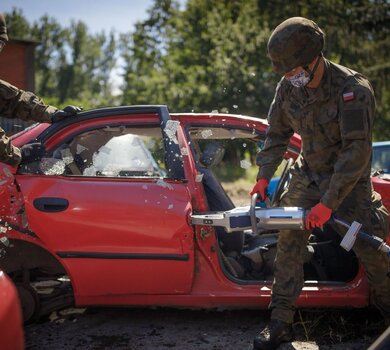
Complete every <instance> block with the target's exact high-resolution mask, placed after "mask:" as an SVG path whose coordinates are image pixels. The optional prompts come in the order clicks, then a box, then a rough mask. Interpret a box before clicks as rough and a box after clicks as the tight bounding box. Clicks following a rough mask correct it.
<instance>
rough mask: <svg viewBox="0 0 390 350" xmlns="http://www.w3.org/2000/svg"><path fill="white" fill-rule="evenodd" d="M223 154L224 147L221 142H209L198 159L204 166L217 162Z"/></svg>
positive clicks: (213, 164)
mask: <svg viewBox="0 0 390 350" xmlns="http://www.w3.org/2000/svg"><path fill="white" fill-rule="evenodd" d="M224 155H225V148H224V147H223V145H222V143H221V142H210V143H209V144H207V145H206V146H205V148H204V149H203V152H202V155H201V156H200V159H199V160H200V162H201V163H202V165H204V166H205V167H210V166H215V165H217V164H219V162H220V161H221V160H222V158H223V156H224Z"/></svg>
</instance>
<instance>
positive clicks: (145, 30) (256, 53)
mask: <svg viewBox="0 0 390 350" xmlns="http://www.w3.org/2000/svg"><path fill="white" fill-rule="evenodd" d="M389 14H390V4H389V2H388V1H387V0H349V1H346V0H323V1H308V0H297V1H294V2H286V1H284V0H273V1H267V0H188V1H187V2H186V4H185V6H184V7H183V6H182V7H180V5H179V3H178V2H177V1H175V0H155V1H154V3H153V5H152V6H151V8H150V9H149V11H148V17H147V18H146V19H145V20H143V21H139V22H137V23H136V25H135V28H134V30H133V31H132V32H129V33H121V34H120V35H119V36H115V35H114V34H113V33H109V34H107V33H104V32H103V33H100V34H91V33H90V32H89V31H88V28H87V27H86V25H85V24H84V23H83V22H72V23H71V25H70V26H64V25H62V24H60V23H58V22H57V21H56V20H55V19H54V18H49V17H47V16H43V17H42V18H41V19H40V20H39V21H37V22H35V23H33V24H30V23H28V21H27V20H26V19H25V17H24V16H23V14H22V12H21V11H19V10H16V9H15V10H14V11H12V13H10V14H8V15H7V21H8V24H9V29H10V32H11V34H12V35H13V36H17V37H27V38H33V39H35V40H38V41H39V42H40V43H41V44H40V45H39V46H38V47H37V49H36V71H37V93H38V94H40V95H42V96H44V97H45V98H49V99H50V101H53V103H58V104H65V103H67V102H69V101H79V102H80V103H81V104H83V105H84V106H85V107H86V108H88V107H96V106H105V105H112V104H116V103H120V104H129V105H130V104H167V105H168V106H169V108H170V110H171V111H174V112H184V111H185V112H189V111H201V112H203V111H206V112H210V111H212V110H218V111H221V112H233V113H242V114H249V115H253V116H259V117H264V116H265V115H266V114H267V111H268V107H269V104H270V102H271V101H272V98H273V95H274V90H275V87H276V84H277V81H278V80H279V79H280V77H279V76H277V75H276V74H274V73H273V72H272V70H271V65H270V62H269V59H268V57H267V50H266V46H267V41H268V38H269V35H270V33H271V32H272V30H273V28H274V27H275V26H276V25H278V24H279V23H280V22H281V21H283V20H285V19H286V18H288V17H292V16H304V17H307V18H310V19H313V20H314V21H315V22H317V23H318V24H319V26H320V27H321V28H322V29H323V30H324V31H325V33H326V47H325V51H324V53H325V56H326V57H328V58H329V59H331V60H332V61H334V62H336V63H340V64H343V65H345V66H348V67H350V68H352V69H355V70H357V71H360V72H361V73H363V74H365V75H366V76H367V77H368V78H369V80H370V81H371V82H372V84H373V86H374V89H375V92H376V97H377V118H376V123H375V130H374V135H375V138H376V139H390V117H389V110H390V92H389V91H390V89H389V74H390V64H389V61H388V58H387V57H388V53H389V51H390V50H389V46H390V41H389V40H388V34H389V31H390V16H389ZM118 64H120V65H121V66H122V67H121V68H122V78H123V84H122V87H121V91H120V94H119V95H117V96H114V95H113V93H112V88H113V86H112V80H111V79H110V77H111V72H112V70H113V69H114V67H115V66H116V65H118Z"/></svg>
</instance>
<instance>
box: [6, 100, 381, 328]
mask: <svg viewBox="0 0 390 350" xmlns="http://www.w3.org/2000/svg"><path fill="white" fill-rule="evenodd" d="M266 128H267V122H266V121H265V120H262V119H258V118H253V117H246V116H238V115H230V114H218V113H211V114H191V113H190V114H171V113H169V111H168V109H167V108H166V107H165V106H130V107H113V108H103V109H96V110H90V111H85V112H82V113H79V114H78V116H77V117H74V118H73V117H71V118H67V119H64V120H63V121H61V122H58V123H55V124H52V125H49V124H39V125H34V126H32V127H30V128H29V129H27V130H25V131H23V132H22V133H20V134H18V135H16V136H15V137H14V138H13V140H12V142H13V143H14V144H15V145H16V146H22V145H24V144H28V143H40V144H41V145H43V147H44V149H45V152H44V153H43V154H41V156H40V157H39V159H35V160H34V161H32V162H29V163H22V164H21V165H20V166H19V167H18V169H11V168H9V167H7V166H6V165H2V168H1V169H0V172H1V174H2V177H3V181H4V184H3V187H4V188H6V189H7V190H6V191H3V193H2V195H1V201H2V208H1V220H2V221H1V225H2V226H3V227H4V228H6V232H5V233H3V235H4V236H6V237H7V239H8V240H9V243H10V244H9V245H8V246H4V247H2V248H3V250H4V252H3V254H2V255H1V256H0V267H1V269H3V270H4V271H5V272H6V273H7V274H8V276H9V277H10V278H11V279H12V280H13V282H14V283H15V285H16V287H17V289H18V291H19V295H20V298H21V302H22V306H23V313H24V319H25V320H34V319H36V318H38V317H40V316H43V315H47V314H48V313H50V312H51V311H53V310H57V309H60V308H64V307H68V306H73V305H75V306H89V305H95V306H96V305H128V306H150V305H153V306H156V305H157V306H169V307H191V308H193V307H199V308H237V307H239V308H266V307H267V306H268V303H269V301H270V294H271V285H272V279H273V270H272V261H273V259H274V255H275V247H276V242H277V237H278V232H277V230H275V229H273V230H263V231H262V232H260V233H258V232H253V230H251V224H250V223H249V222H248V220H247V219H245V218H244V221H245V220H246V222H245V223H244V224H243V228H242V230H237V229H236V230H234V232H229V230H227V229H226V228H223V227H216V226H210V225H208V223H207V222H203V223H202V222H201V223H199V222H197V221H196V220H194V219H193V218H194V217H196V216H198V217H199V215H203V214H205V215H206V214H210V212H211V213H217V212H218V213H221V212H222V213H223V212H226V211H231V210H234V209H235V208H237V207H240V206H243V205H247V204H248V203H249V202H250V198H249V195H247V193H248V192H249V190H250V189H249V188H248V189H247V190H246V193H245V195H246V196H247V197H246V199H245V200H243V202H237V201H236V202H234V201H233V200H232V198H231V197H229V195H228V194H227V192H226V189H224V187H223V185H222V184H221V181H220V179H219V178H218V176H217V175H216V173H218V171H217V170H220V169H222V168H223V167H226V164H227V163H225V160H226V159H229V161H230V163H229V164H230V165H229V166H230V168H229V169H227V171H234V169H238V170H239V171H241V173H245V172H246V171H249V170H250V169H251V168H252V166H253V164H254V154H255V153H256V151H257V150H258V149H260V148H261V147H262V144H263V141H264V138H265V131H266ZM299 149H300V139H299V137H298V136H297V135H295V136H294V137H293V138H292V140H291V143H290V146H289V149H288V152H286V159H288V158H291V157H293V158H294V157H296V155H297V154H298V153H299ZM238 150H240V151H238ZM232 160H233V161H236V164H234V166H233V167H232V165H231V164H232ZM287 164H288V163H287ZM284 173H285V174H284V175H287V176H283V178H284V181H283V183H285V182H288V170H287V171H285V172H284ZM253 176H254V177H255V174H254V175H253ZM253 181H255V179H253ZM381 181H384V180H381ZM282 190H283V184H281V186H279V188H278V189H277V190H276V191H275V193H274V196H273V201H272V202H273V203H274V204H275V203H277V200H278V196H280V194H281V192H282ZM385 190H386V189H383V191H385ZM271 205H272V204H271ZM357 220H358V218H357ZM255 231H257V230H255ZM340 267H342V268H340ZM305 280H306V282H305V286H304V288H303V290H302V293H301V295H300V297H299V299H298V304H299V306H300V307H365V306H367V305H369V304H370V292H369V288H368V284H367V281H366V278H365V275H364V271H363V269H362V267H361V265H360V264H359V261H358V259H357V258H356V256H355V255H354V253H353V252H352V251H349V252H347V251H346V250H344V249H343V248H341V247H340V238H339V237H338V236H337V234H336V233H335V232H333V231H332V229H331V227H329V229H328V230H327V234H326V235H324V234H321V232H318V234H316V235H313V238H312V239H310V241H309V243H308V249H307V257H306V263H305Z"/></svg>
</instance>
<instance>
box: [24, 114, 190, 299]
mask: <svg viewBox="0 0 390 350" xmlns="http://www.w3.org/2000/svg"><path fill="white" fill-rule="evenodd" d="M168 119H169V114H168V113H167V110H166V109H164V108H163V107H156V108H155V109H153V108H152V110H150V108H146V109H145V108H142V107H141V108H135V109H134V108H127V109H120V110H119V112H118V111H117V112H115V110H113V111H110V110H107V111H105V112H104V113H100V114H99V113H97V114H96V115H95V114H94V113H93V112H89V113H86V114H85V113H84V114H82V115H81V116H80V117H79V118H78V121H77V122H73V123H71V122H68V123H67V124H65V125H63V126H62V127H61V128H59V127H57V126H53V127H54V128H55V130H54V131H49V132H48V133H46V134H45V135H43V136H42V137H41V141H42V142H44V144H45V145H46V147H47V149H48V155H47V156H46V157H44V158H43V159H41V160H40V161H39V162H37V164H28V165H23V166H22V167H21V168H20V170H19V175H17V181H18V183H19V186H20V188H21V191H22V193H23V195H24V199H25V206H26V213H27V217H28V222H29V227H30V229H31V230H32V231H34V232H35V233H36V235H37V236H38V237H39V239H40V240H41V241H42V242H43V244H44V245H46V246H47V247H48V249H50V250H51V251H52V252H54V253H55V254H56V255H57V256H58V257H59V258H60V259H61V261H62V263H63V264H64V266H65V267H66V269H67V270H68V272H69V275H70V277H71V279H72V282H73V288H74V290H75V296H76V299H77V298H79V300H83V301H84V302H85V301H87V302H88V300H92V299H88V297H94V296H96V297H97V296H104V295H128V294H145V293H147V294H182V293H189V292H190V290H191V285H192V279H193V270H194V247H193V232H192V227H191V226H190V225H189V220H188V217H189V215H190V213H191V203H190V195H189V191H188V188H187V186H186V181H185V179H184V178H183V177H184V175H183V173H184V172H183V169H182V164H181V157H180V152H179V153H178V152H177V150H176V149H175V147H177V148H178V145H177V144H176V143H175V142H172V138H174V137H175V135H174V134H172V133H169V132H166V131H167V126H168V127H169V120H168ZM172 157H174V159H172Z"/></svg>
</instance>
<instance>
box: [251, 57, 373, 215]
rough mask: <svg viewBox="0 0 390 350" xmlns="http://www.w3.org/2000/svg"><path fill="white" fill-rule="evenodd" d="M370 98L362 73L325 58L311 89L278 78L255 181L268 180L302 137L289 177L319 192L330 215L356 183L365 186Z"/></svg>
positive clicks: (369, 149)
mask: <svg viewBox="0 0 390 350" xmlns="http://www.w3.org/2000/svg"><path fill="white" fill-rule="evenodd" d="M374 110H375V98H374V93H373V89H372V87H371V85H370V83H369V81H368V80H367V79H366V78H365V77H364V76H362V75H361V74H359V73H357V72H354V71H353V70H351V69H348V68H346V67H343V66H340V65H337V64H334V63H333V62H330V61H328V60H326V59H325V70H324V76H323V77H322V80H321V83H320V85H319V87H317V88H316V89H309V88H294V87H293V86H292V85H291V84H290V83H289V82H288V81H286V80H285V79H282V80H281V81H280V82H279V84H278V86H277V88H276V94H275V97H274V100H273V102H272V104H271V107H270V111H269V114H268V122H269V128H268V131H267V137H266V141H265V145H264V148H263V150H262V151H261V152H259V153H258V155H257V164H258V165H259V167H260V169H259V174H258V178H266V179H268V180H269V179H270V178H271V177H272V175H273V174H274V172H275V170H276V168H277V166H278V165H279V164H280V162H281V160H282V157H283V155H284V153H285V151H286V148H287V145H288V143H289V139H290V137H291V136H292V135H293V133H294V132H296V133H297V134H299V135H300V136H301V138H302V149H301V153H300V155H299V157H298V159H297V161H296V162H295V165H294V170H293V172H296V173H298V174H301V175H302V176H306V177H309V179H310V180H312V181H315V182H316V184H317V185H318V187H319V188H320V191H321V194H322V198H321V202H322V203H323V204H325V205H326V206H327V207H329V208H331V209H333V210H335V209H337V208H338V206H339V205H340V204H341V202H342V201H343V199H344V198H345V197H346V196H347V194H348V193H350V192H351V190H352V189H353V188H354V187H355V185H356V184H357V183H358V182H361V181H370V173H371V153H372V123H373V117H374Z"/></svg>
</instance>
